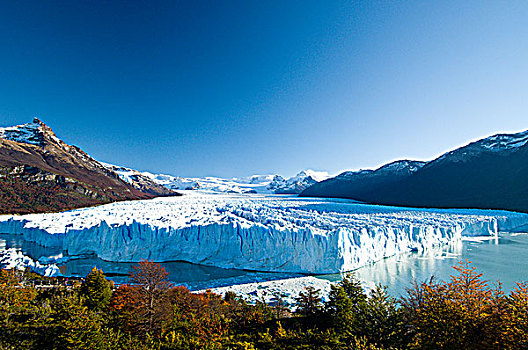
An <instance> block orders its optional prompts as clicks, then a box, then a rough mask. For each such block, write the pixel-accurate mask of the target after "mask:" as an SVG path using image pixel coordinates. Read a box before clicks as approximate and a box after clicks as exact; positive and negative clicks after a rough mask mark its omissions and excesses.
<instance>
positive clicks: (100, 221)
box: [0, 193, 528, 273]
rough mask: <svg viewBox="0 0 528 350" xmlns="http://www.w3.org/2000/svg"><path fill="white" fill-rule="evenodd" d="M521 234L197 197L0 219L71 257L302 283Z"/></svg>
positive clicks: (478, 220) (371, 213)
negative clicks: (466, 242) (454, 244)
mask: <svg viewBox="0 0 528 350" xmlns="http://www.w3.org/2000/svg"><path fill="white" fill-rule="evenodd" d="M523 225H528V215H526V214H519V213H511V212H504V211H483V210H439V209H438V210H435V209H427V210H425V209H409V208H394V207H382V206H373V205H365V204H358V203H354V202H352V201H347V200H337V199H314V198H295V197H278V196H272V195H269V196H257V195H255V196H243V195H207V194H199V193H192V194H188V195H185V196H183V197H168V198H156V199H152V200H143V201H129V202H119V203H112V204H108V205H103V206H98V207H93V208H85V209H77V210H72V211H69V212H64V213H57V214H33V215H24V216H1V217H0V232H3V233H16V234H23V235H24V238H25V239H27V240H30V241H35V242H37V243H39V244H42V245H45V246H53V245H57V246H62V247H63V248H64V249H65V250H67V251H68V253H69V254H71V255H76V254H87V253H94V254H96V255H97V256H99V257H100V258H102V259H104V260H109V261H129V262H133V261H139V260H141V259H150V260H156V261H174V260H183V261H188V262H192V263H198V264H204V265H211V266H218V267H224V268H239V269H250V270H259V271H277V272H301V273H335V272H340V271H348V270H352V269H355V268H357V267H360V266H363V265H365V264H369V263H371V262H374V261H377V260H380V259H383V258H384V257H388V256H391V255H394V254H399V253H402V252H407V251H410V250H418V251H421V250H424V249H428V248H430V247H434V246H438V245H442V244H445V243H448V242H451V241H453V240H460V239H461V238H462V237H463V236H493V235H497V234H498V232H499V231H506V230H512V229H515V228H518V227H522V226H523Z"/></svg>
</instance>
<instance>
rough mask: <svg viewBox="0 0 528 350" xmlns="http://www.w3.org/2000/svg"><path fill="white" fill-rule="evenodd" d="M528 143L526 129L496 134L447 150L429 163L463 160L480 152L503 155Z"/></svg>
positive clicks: (527, 131)
mask: <svg viewBox="0 0 528 350" xmlns="http://www.w3.org/2000/svg"><path fill="white" fill-rule="evenodd" d="M527 143H528V130H526V131H522V132H518V133H515V134H497V135H493V136H490V137H486V138H484V139H481V140H478V141H475V142H472V143H470V144H468V145H466V146H464V147H460V148H457V149H455V150H453V151H450V152H447V153H445V154H443V155H441V156H440V157H438V158H437V159H436V160H433V161H432V162H431V163H434V162H439V161H451V162H455V163H456V162H464V161H466V160H468V159H470V158H472V157H475V156H478V155H479V154H481V153H488V152H491V153H503V154H505V155H507V154H511V152H516V151H518V150H519V149H520V148H522V147H524V146H526V144H527Z"/></svg>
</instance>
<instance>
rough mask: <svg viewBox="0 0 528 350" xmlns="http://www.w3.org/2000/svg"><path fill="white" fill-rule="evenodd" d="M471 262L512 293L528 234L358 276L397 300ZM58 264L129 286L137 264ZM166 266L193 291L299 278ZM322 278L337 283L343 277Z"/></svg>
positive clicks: (396, 262) (15, 241)
mask: <svg viewBox="0 0 528 350" xmlns="http://www.w3.org/2000/svg"><path fill="white" fill-rule="evenodd" d="M3 247H5V248H16V249H19V250H21V251H22V252H23V253H24V254H25V255H28V256H30V257H32V258H33V259H35V260H38V259H39V258H40V257H43V256H44V257H49V256H57V255H59V254H61V253H63V252H62V251H61V250H60V249H58V248H45V247H41V246H39V245H37V244H35V243H31V242H27V241H24V240H23V239H22V236H19V235H5V234H0V249H1V248H3ZM466 259H468V260H470V261H471V262H472V265H473V266H475V267H476V268H477V271H478V272H481V273H483V274H484V276H483V277H484V278H485V279H486V280H489V281H490V282H496V281H498V280H500V281H501V282H502V284H503V287H504V289H505V290H507V291H509V290H511V289H512V288H513V287H514V285H515V282H520V281H525V280H528V234H507V233H504V234H501V235H500V238H498V239H491V240H485V241H462V242H457V243H454V244H451V245H449V246H446V247H443V248H441V249H435V250H431V251H427V252H424V253H418V252H411V253H407V254H403V255H398V256H393V257H390V258H387V259H384V260H382V261H378V262H377V263H375V264H372V265H368V266H365V267H363V268H360V269H358V270H356V274H357V277H358V278H359V279H360V280H362V281H365V282H366V284H367V285H373V284H375V283H381V284H383V285H386V286H388V288H389V291H390V293H391V294H393V295H395V296H398V295H401V294H402V293H404V292H405V288H407V287H409V286H410V282H411V281H418V282H422V281H425V280H428V279H429V278H430V277H431V276H433V275H434V276H435V277H437V278H439V279H442V280H447V279H449V276H450V275H451V274H453V273H454V272H455V271H454V270H453V268H452V266H453V265H455V264H456V263H457V262H458V261H462V260H466ZM57 265H58V266H59V268H60V269H61V272H62V273H63V274H64V275H67V276H86V275H87V274H88V272H90V270H91V269H92V268H93V267H94V266H97V267H98V268H101V269H102V270H103V271H104V272H105V273H106V274H107V275H109V278H110V279H112V280H114V281H116V282H119V283H125V282H127V281H128V276H127V275H128V272H129V271H130V269H131V266H132V265H134V264H133V263H114V262H107V261H103V260H101V259H98V258H97V257H94V256H83V257H76V258H74V259H71V260H69V261H67V262H65V263H61V264H57ZM162 265H163V266H165V267H166V269H167V271H168V272H169V273H170V275H169V279H170V280H171V281H172V282H174V283H176V284H179V285H185V286H187V287H189V288H190V289H192V290H197V289H204V288H208V287H219V286H226V285H231V284H237V283H250V282H257V281H267V280H274V279H281V278H287V277H298V276H300V275H295V274H285V273H262V272H253V271H245V270H234V269H221V268H215V267H209V266H201V265H195V264H190V263H186V262H165V263H162ZM317 277H319V278H323V279H328V280H331V281H338V280H340V278H341V275H340V274H336V275H323V276H317Z"/></svg>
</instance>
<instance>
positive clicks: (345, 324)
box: [326, 273, 367, 336]
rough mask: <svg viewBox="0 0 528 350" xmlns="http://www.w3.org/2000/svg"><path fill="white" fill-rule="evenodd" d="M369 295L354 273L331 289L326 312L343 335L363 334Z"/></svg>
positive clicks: (346, 276)
mask: <svg viewBox="0 0 528 350" xmlns="http://www.w3.org/2000/svg"><path fill="white" fill-rule="evenodd" d="M366 302H367V295H366V294H365V292H364V290H363V287H362V286H361V282H359V280H358V279H357V278H356V277H355V275H354V274H351V273H350V274H347V275H345V276H344V278H343V280H342V281H341V282H339V283H338V284H337V285H332V286H331V289H330V295H329V301H328V303H327V304H326V313H327V315H328V316H330V318H331V320H332V323H333V326H334V328H335V329H336V330H337V331H338V332H339V333H342V334H343V335H347V336H349V335H351V334H354V335H357V334H361V333H362V332H361V330H362V327H363V324H364V315H365V307H366Z"/></svg>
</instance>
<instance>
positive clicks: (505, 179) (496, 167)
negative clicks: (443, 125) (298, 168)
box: [301, 131, 528, 212]
mask: <svg viewBox="0 0 528 350" xmlns="http://www.w3.org/2000/svg"><path fill="white" fill-rule="evenodd" d="M395 165H397V166H395ZM384 169H385V170H384ZM301 196H318V197H342V198H352V199H356V200H361V201H365V202H370V203H377V204H386V205H398V206H412V207H439V208H483V209H506V210H514V211H523V212H528V131H524V132H520V133H515V134H498V135H494V136H490V137H487V138H484V139H481V140H479V141H475V142H472V143H470V144H468V145H466V146H464V147H460V148H457V149H455V150H453V151H450V152H447V153H445V154H443V155H442V156H440V157H438V158H437V159H435V160H432V161H430V162H427V163H421V162H411V161H398V162H395V163H391V164H388V165H385V166H383V167H381V168H379V169H377V170H374V171H366V172H359V173H348V174H347V173H343V174H341V175H339V176H337V177H335V178H332V179H329V180H326V181H323V182H321V183H318V184H315V185H313V186H311V187H310V188H308V189H307V190H305V191H303V192H302V193H301Z"/></svg>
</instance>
